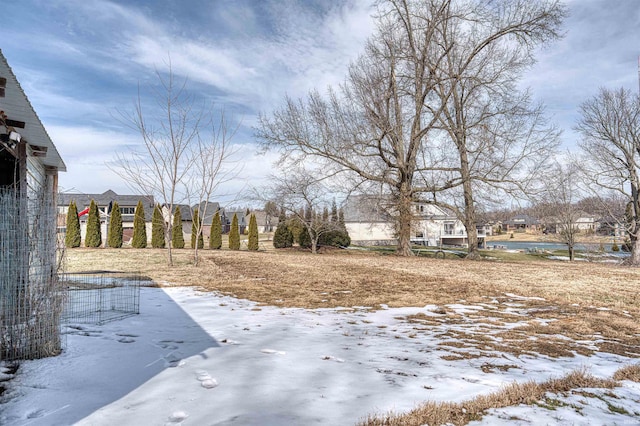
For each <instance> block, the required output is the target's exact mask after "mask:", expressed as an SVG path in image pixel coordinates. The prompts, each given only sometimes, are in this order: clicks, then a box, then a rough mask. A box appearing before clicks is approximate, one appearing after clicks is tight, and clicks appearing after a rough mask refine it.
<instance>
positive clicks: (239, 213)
mask: <svg viewBox="0 0 640 426" xmlns="http://www.w3.org/2000/svg"><path fill="white" fill-rule="evenodd" d="M246 212H247V210H246V209H240V210H224V216H225V217H226V218H227V220H228V221H229V223H231V221H232V220H233V215H234V214H235V215H236V217H237V218H238V226H246V225H247V221H246V220H245V216H244V215H245V213H246Z"/></svg>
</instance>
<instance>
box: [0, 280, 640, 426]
mask: <svg viewBox="0 0 640 426" xmlns="http://www.w3.org/2000/svg"><path fill="white" fill-rule="evenodd" d="M520 299H522V298H520V297H519V296H518V295H515V294H509V295H505V296H504V298H502V299H500V300H497V299H495V298H491V299H489V298H488V299H487V303H483V304H477V303H476V304H473V305H471V304H465V303H464V302H461V303H459V304H455V305H447V306H446V309H447V311H449V312H450V313H455V316H451V315H449V318H454V319H455V320H454V321H447V320H446V319H445V318H443V313H442V312H441V310H442V307H436V306H426V307H423V308H387V309H381V310H377V311H369V310H368V309H366V308H356V309H340V308H338V309H316V310H305V309H294V308H276V307H264V306H257V305H256V304H254V303H252V302H248V301H246V300H239V299H235V298H232V297H229V296H221V295H218V294H214V293H209V292H201V291H197V290H195V289H193V288H190V287H174V288H164V289H160V288H143V289H142V293H141V304H140V311H141V314H140V315H138V316H134V317H130V318H127V319H124V320H120V321H116V322H112V323H108V324H106V325H103V326H91V325H80V324H78V325H74V326H71V327H67V328H66V331H67V334H66V337H67V348H66V350H65V352H64V353H63V354H62V355H60V356H58V357H54V358H49V359H43V360H36V361H26V362H23V363H22V364H21V366H20V368H19V370H18V372H17V373H16V375H15V377H13V379H12V380H10V381H9V382H6V383H7V387H8V389H7V391H6V392H5V393H4V395H3V396H2V399H1V400H0V401H2V403H1V404H0V424H3V425H4V424H6V425H65V424H74V423H77V424H80V425H178V424H183V425H185V426H187V425H228V424H237V425H313V424H317V425H353V424H355V423H356V422H358V421H359V420H363V419H364V418H365V417H366V416H367V415H369V414H372V413H385V412H387V411H389V410H393V411H395V412H404V411H408V410H411V409H412V408H414V407H416V406H417V405H419V404H420V403H422V402H424V401H426V400H433V401H453V402H462V401H465V400H469V399H472V398H473V397H475V396H477V395H479V394H487V393H490V392H493V391H496V390H499V389H500V388H501V387H502V386H504V385H505V384H509V383H512V382H525V381H528V380H535V381H536V382H541V381H544V380H546V379H548V378H552V377H561V376H563V375H565V374H567V373H569V372H571V371H573V370H576V369H581V368H586V369H588V371H589V372H590V373H591V374H593V375H594V376H596V377H606V378H610V377H611V376H612V375H613V373H614V372H615V371H616V370H618V369H619V368H620V367H623V366H625V365H629V364H634V363H636V362H637V360H635V359H633V358H627V357H624V356H621V355H615V354H612V353H605V352H598V351H597V347H595V346H594V342H575V345H576V348H578V350H577V351H576V352H577V353H575V356H561V357H551V356H548V355H543V354H537V355H535V354H534V353H533V352H532V349H531V348H529V349H527V350H525V349H523V352H522V353H520V354H518V355H516V354H514V353H510V352H508V351H507V352H500V351H497V350H496V347H495V346H492V345H486V346H483V345H482V342H480V343H478V342H475V344H469V343H468V339H465V338H463V336H468V335H470V334H473V333H477V334H479V335H484V336H485V337H486V336H492V335H495V337H493V338H492V339H493V340H495V341H500V340H502V339H503V337H501V334H500V333H503V332H508V331H509V330H513V329H517V328H518V327H520V326H522V325H523V324H525V323H524V321H531V320H532V319H534V318H532V317H531V313H530V312H528V311H527V309H526V308H525V307H524V305H521V304H519V303H518V302H519V300H520ZM498 308H500V310H499V311H498ZM480 311H489V312H494V311H495V312H496V318H495V319H493V320H492V319H491V314H489V315H486V314H485V315H482V316H479V315H476V314H477V313H478V312H480ZM498 313H499V314H500V315H498ZM505 315H511V316H513V318H512V319H511V320H510V321H508V322H501V321H498V319H499V318H502V317H504V316H505ZM539 322H540V324H541V326H545V324H549V323H551V322H553V320H550V319H548V318H541V319H540V321H539ZM527 324H529V323H527ZM554 338H556V339H568V337H564V336H555V337H554ZM443 343H444V344H443ZM596 344H597V342H596ZM580 347H582V348H583V349H584V350H580V349H579V348H580ZM532 348H534V349H535V346H533V347H532ZM579 353H583V354H584V355H580V354H579ZM465 355H469V356H465ZM0 376H1V370H0ZM620 384H621V386H620V387H616V388H614V389H610V390H609V389H581V390H576V391H573V392H569V393H566V394H564V395H548V396H547V398H545V399H544V400H543V401H540V403H539V404H538V405H533V406H517V407H508V408H502V409H496V410H491V411H490V412H489V413H488V414H487V415H485V416H484V417H483V418H482V419H481V420H480V421H478V422H472V423H471V424H491V425H494V424H505V425H507V424H509V425H512V424H526V425H529V424H533V425H539V424H540V425H542V424H576V425H581V424H585V425H591V424H593V425H599V424H638V423H639V422H640V420H639V419H640V383H637V382H632V381H621V382H620Z"/></svg>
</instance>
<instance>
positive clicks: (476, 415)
mask: <svg viewBox="0 0 640 426" xmlns="http://www.w3.org/2000/svg"><path fill="white" fill-rule="evenodd" d="M617 385H618V383H617V382H616V381H615V380H611V379H599V378H596V377H593V376H592V375H590V374H587V373H586V372H585V371H574V372H571V373H569V374H568V375H566V376H564V377H562V378H559V379H551V380H548V381H546V382H543V383H536V382H533V381H529V382H525V383H512V384H510V385H507V386H505V387H503V388H502V389H500V390H499V391H497V392H493V393H490V394H488V395H480V396H477V397H475V398H473V399H471V400H469V401H464V402H460V403H454V402H434V401H429V402H426V403H424V404H422V405H420V406H419V407H418V408H416V409H414V410H412V411H410V412H408V413H405V414H393V413H389V414H386V415H381V416H370V417H369V418H367V419H366V420H364V421H362V422H360V423H359V425H361V426H420V425H424V424H429V425H444V424H454V425H466V424H467V423H469V422H471V421H474V420H480V419H481V418H482V416H483V415H484V414H485V413H486V411H487V410H489V409H491V408H503V407H511V406H514V405H519V404H527V405H532V404H537V403H540V401H541V400H543V399H544V398H545V395H546V394H547V393H553V394H563V393H566V392H569V391H571V390H573V389H577V388H605V389H612V388H614V387H616V386H617ZM542 403H544V402H542Z"/></svg>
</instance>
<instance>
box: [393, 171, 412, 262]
mask: <svg viewBox="0 0 640 426" xmlns="http://www.w3.org/2000/svg"><path fill="white" fill-rule="evenodd" d="M399 189H400V191H399V194H398V197H399V198H398V202H397V206H398V227H397V230H396V231H397V233H398V247H397V249H396V253H397V254H398V255H400V256H413V251H412V250H411V222H412V221H413V213H412V211H411V207H412V205H411V202H412V201H413V200H412V194H411V185H410V183H408V182H403V183H401V184H400V188H399Z"/></svg>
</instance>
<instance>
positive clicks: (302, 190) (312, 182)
mask: <svg viewBox="0 0 640 426" xmlns="http://www.w3.org/2000/svg"><path fill="white" fill-rule="evenodd" d="M314 174H315V173H313V172H310V171H308V170H305V169H304V168H303V167H302V166H298V167H292V168H290V169H289V170H287V171H285V172H283V173H282V174H281V175H279V176H272V177H271V179H270V180H271V182H270V184H269V186H268V189H265V190H262V191H260V192H261V193H262V194H263V197H266V199H268V200H270V201H272V202H274V203H276V204H277V205H279V206H281V208H282V209H283V210H284V211H285V212H287V213H289V215H290V217H292V218H294V219H295V220H297V221H298V222H299V223H301V224H302V231H301V232H306V233H307V234H308V237H309V241H311V252H312V253H314V254H315V253H317V252H318V241H319V240H320V239H321V237H322V236H323V235H325V234H327V233H329V232H332V231H336V230H340V229H341V228H340V224H339V223H338V222H337V221H333V220H331V217H329V215H328V214H327V216H326V217H324V216H323V214H322V213H321V212H322V211H323V210H324V209H328V208H329V206H330V205H331V202H332V200H333V192H332V191H330V189H329V188H328V187H327V186H326V185H325V183H324V182H323V179H322V178H317V177H315V176H314ZM327 211H328V210H327ZM300 238H301V239H302V238H303V237H300Z"/></svg>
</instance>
